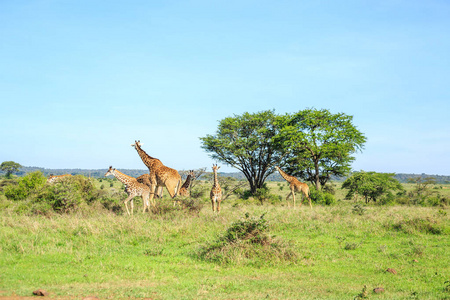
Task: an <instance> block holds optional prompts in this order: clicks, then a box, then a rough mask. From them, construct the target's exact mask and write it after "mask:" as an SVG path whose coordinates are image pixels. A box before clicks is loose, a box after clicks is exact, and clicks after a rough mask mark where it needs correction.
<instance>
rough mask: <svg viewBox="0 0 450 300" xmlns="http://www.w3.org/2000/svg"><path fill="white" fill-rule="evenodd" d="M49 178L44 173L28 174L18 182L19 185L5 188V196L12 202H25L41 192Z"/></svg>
mask: <svg viewBox="0 0 450 300" xmlns="http://www.w3.org/2000/svg"><path fill="white" fill-rule="evenodd" d="M46 181H47V178H45V177H44V175H43V174H42V172H40V171H36V172H32V173H28V174H27V175H25V176H24V177H21V178H19V179H18V180H17V184H11V185H8V186H6V187H5V189H4V191H5V196H6V198H8V199H10V200H25V199H26V198H28V197H29V196H31V195H34V194H36V193H37V192H39V191H40V190H41V189H42V188H43V187H44V185H45V183H46Z"/></svg>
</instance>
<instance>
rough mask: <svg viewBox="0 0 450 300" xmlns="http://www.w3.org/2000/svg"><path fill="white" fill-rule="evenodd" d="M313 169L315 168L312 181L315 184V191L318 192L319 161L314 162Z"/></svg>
mask: <svg viewBox="0 0 450 300" xmlns="http://www.w3.org/2000/svg"><path fill="white" fill-rule="evenodd" d="M314 167H315V174H314V179H315V184H316V189H317V190H320V176H319V175H320V174H319V161H318V160H317V161H314Z"/></svg>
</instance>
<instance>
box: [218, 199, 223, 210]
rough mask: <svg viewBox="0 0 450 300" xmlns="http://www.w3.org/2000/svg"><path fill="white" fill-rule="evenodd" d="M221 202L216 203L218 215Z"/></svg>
mask: <svg viewBox="0 0 450 300" xmlns="http://www.w3.org/2000/svg"><path fill="white" fill-rule="evenodd" d="M221 201H222V200H218V201H217V213H220V202H221Z"/></svg>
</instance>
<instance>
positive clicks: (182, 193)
mask: <svg viewBox="0 0 450 300" xmlns="http://www.w3.org/2000/svg"><path fill="white" fill-rule="evenodd" d="M193 179H194V170H189V174H188V176H187V177H186V181H185V182H184V183H183V185H182V186H181V188H180V191H179V192H178V194H179V195H180V196H185V197H189V196H190V195H191V193H190V191H189V187H190V186H191V181H192V180H193Z"/></svg>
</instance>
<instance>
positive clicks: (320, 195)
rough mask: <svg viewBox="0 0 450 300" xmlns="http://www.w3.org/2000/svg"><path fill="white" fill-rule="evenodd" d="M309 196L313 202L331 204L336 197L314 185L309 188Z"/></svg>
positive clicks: (334, 201)
mask: <svg viewBox="0 0 450 300" xmlns="http://www.w3.org/2000/svg"><path fill="white" fill-rule="evenodd" d="M309 197H310V198H311V201H312V202H313V203H316V204H320V205H333V204H335V203H336V199H335V198H334V196H333V195H332V194H330V193H327V192H323V191H321V190H317V189H316V188H315V187H312V188H311V189H310V191H309Z"/></svg>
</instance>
